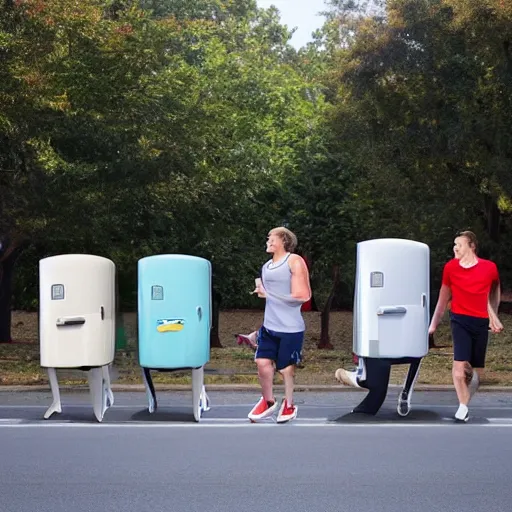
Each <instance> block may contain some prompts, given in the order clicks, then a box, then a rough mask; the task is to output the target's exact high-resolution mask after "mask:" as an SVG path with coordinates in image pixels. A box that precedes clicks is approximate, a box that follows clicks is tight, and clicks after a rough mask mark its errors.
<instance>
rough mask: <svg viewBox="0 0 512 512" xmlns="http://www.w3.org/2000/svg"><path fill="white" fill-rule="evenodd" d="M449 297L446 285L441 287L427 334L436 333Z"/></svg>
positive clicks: (450, 295) (448, 288) (450, 293)
mask: <svg viewBox="0 0 512 512" xmlns="http://www.w3.org/2000/svg"><path fill="white" fill-rule="evenodd" d="M451 297H452V292H451V289H450V287H449V286H448V285H446V284H443V285H441V290H440V291H439V298H438V299H437V304H436V309H435V311H434V314H433V315H432V320H431V321H430V327H429V328H428V333H429V334H434V332H435V331H436V329H437V326H438V325H439V322H441V318H442V317H443V315H444V312H445V310H446V306H447V305H448V302H449V301H450V299H451Z"/></svg>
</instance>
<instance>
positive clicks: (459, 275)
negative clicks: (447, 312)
mask: <svg viewBox="0 0 512 512" xmlns="http://www.w3.org/2000/svg"><path fill="white" fill-rule="evenodd" d="M495 282H499V275H498V268H497V267H496V264H495V263H493V262H492V261H489V260H484V259H481V258H478V263H477V264H476V265H474V266H472V267H470V268H464V267H462V266H461V265H460V263H459V260H458V259H456V258H454V259H452V260H450V261H449V262H448V263H447V264H446V265H445V266H444V270H443V284H444V285H446V286H449V287H450V289H451V292H452V307H451V310H452V312H453V313H457V314H459V315H469V316H476V317H478V318H487V317H488V316H489V314H488V313H487V300H488V298H489V291H490V290H491V285H492V284H493V283H495Z"/></svg>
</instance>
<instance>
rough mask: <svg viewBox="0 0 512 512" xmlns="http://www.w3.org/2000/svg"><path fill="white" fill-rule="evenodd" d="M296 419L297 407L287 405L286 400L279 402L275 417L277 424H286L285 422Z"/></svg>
mask: <svg viewBox="0 0 512 512" xmlns="http://www.w3.org/2000/svg"><path fill="white" fill-rule="evenodd" d="M296 417H297V406H296V405H293V404H292V405H288V402H287V401H286V398H285V399H284V400H283V401H282V402H281V408H280V409H279V413H278V415H277V423H286V422H287V421H290V420H293V419H295V418H296Z"/></svg>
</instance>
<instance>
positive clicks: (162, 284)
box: [138, 254, 212, 421]
mask: <svg viewBox="0 0 512 512" xmlns="http://www.w3.org/2000/svg"><path fill="white" fill-rule="evenodd" d="M211 279H212V268H211V263H210V262H209V261H208V260H206V259H204V258H199V257H196V256H188V255H182V254H162V255H157V256H149V257H146V258H142V259H141V260H139V262H138V330H139V335H138V338H139V364H140V365H141V367H142V369H143V374H144V379H145V383H146V389H147V392H148V399H149V411H150V412H153V411H154V410H155V409H156V406H157V403H156V396H155V391H154V386H153V383H152V379H151V373H150V371H151V370H158V371H173V370H183V369H191V370H192V394H193V404H194V417H195V419H196V421H199V419H200V417H201V414H202V412H203V411H205V410H208V408H209V401H208V397H207V395H206V392H205V389H204V365H205V364H206V363H207V362H208V361H209V358H210V329H211V324H212V321H211V314H212V299H211Z"/></svg>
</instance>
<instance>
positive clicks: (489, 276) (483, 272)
mask: <svg viewBox="0 0 512 512" xmlns="http://www.w3.org/2000/svg"><path fill="white" fill-rule="evenodd" d="M476 252H477V239H476V235H475V234H474V233H473V232H472V231H462V232H461V233H459V235H458V236H457V237H456V238H455V241H454V247H453V253H454V256H455V257H454V258H453V259H451V260H450V261H449V262H448V263H446V265H445V266H444V269H443V281H442V286H441V290H440V292H439V298H438V301H437V305H436V309H435V311H434V314H433V316H432V320H431V322H430V327H429V330H428V332H429V334H433V333H434V332H435V331H436V329H437V326H438V325H439V322H440V321H441V319H442V317H443V315H444V312H445V310H446V306H447V305H448V302H449V301H450V299H451V310H450V323H451V330H452V338H453V359H454V361H453V369H452V376H453V384H454V386H455V391H456V392H457V397H458V399H459V408H458V410H457V412H456V413H455V419H456V420H457V421H461V422H466V421H468V419H469V410H468V405H469V402H470V400H471V397H472V396H473V395H474V394H475V392H476V390H477V389H478V386H479V384H480V379H481V377H482V375H483V369H484V367H485V356H486V352H487V341H488V337H489V330H491V331H492V332H494V333H498V332H501V331H502V330H503V325H502V324H501V322H500V321H499V319H498V315H497V312H498V307H499V304H500V281H499V274H498V269H497V267H496V264H495V263H493V262H492V261H489V260H485V259H482V258H479V257H478V256H477V254H476ZM468 381H469V385H468Z"/></svg>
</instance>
